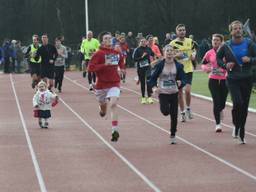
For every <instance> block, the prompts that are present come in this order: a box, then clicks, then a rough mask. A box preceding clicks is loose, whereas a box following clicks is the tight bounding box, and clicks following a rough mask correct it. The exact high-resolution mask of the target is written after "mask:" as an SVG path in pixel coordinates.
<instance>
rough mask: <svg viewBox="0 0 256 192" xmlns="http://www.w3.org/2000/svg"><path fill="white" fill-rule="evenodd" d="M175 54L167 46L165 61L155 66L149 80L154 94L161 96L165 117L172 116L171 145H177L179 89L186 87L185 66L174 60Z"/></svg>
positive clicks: (161, 107)
mask: <svg viewBox="0 0 256 192" xmlns="http://www.w3.org/2000/svg"><path fill="white" fill-rule="evenodd" d="M174 54H175V51H174V49H173V48H172V47H171V46H170V45H166V46H165V48H164V59H163V60H162V61H160V62H158V63H157V64H156V65H155V66H154V68H153V69H152V73H151V78H150V80H149V84H150V85H151V86H152V87H153V91H154V93H157V94H159V96H158V97H159V103H160V111H161V112H162V114H163V115H164V116H167V115H170V118H171V125H170V132H171V135H170V137H171V142H170V143H171V144H176V137H175V135H176V131H177V118H178V89H181V88H182V87H183V86H184V85H185V76H184V71H183V65H182V64H180V63H178V62H177V61H175V60H174V56H175V55H174ZM158 78H159V82H158V83H157V80H158Z"/></svg>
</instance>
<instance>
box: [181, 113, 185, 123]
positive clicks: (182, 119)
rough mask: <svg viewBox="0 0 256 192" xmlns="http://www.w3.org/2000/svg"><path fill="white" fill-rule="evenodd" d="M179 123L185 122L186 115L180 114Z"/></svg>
mask: <svg viewBox="0 0 256 192" xmlns="http://www.w3.org/2000/svg"><path fill="white" fill-rule="evenodd" d="M180 121H181V122H183V123H184V122H186V113H185V112H181V113H180Z"/></svg>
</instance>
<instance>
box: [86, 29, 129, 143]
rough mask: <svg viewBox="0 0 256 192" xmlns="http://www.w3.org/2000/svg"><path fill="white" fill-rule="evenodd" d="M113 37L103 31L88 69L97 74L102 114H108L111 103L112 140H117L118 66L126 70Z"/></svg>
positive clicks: (97, 88)
mask: <svg viewBox="0 0 256 192" xmlns="http://www.w3.org/2000/svg"><path fill="white" fill-rule="evenodd" d="M111 39H112V36H111V33H110V32H102V33H101V34H100V35H99V40H100V42H101V46H100V48H99V50H98V51H97V52H96V53H95V54H94V55H93V56H92V58H91V60H90V61H89V65H88V71H89V72H95V73H96V76H97V79H96V85H95V88H96V90H95V91H96V98H97V100H98V101H99V105H100V116H102V117H104V116H105V115H106V113H107V105H109V108H110V114H111V120H112V138H111V141H112V142H116V141H117V140H118V138H119V132H118V113H117V102H118V98H119V95H120V88H119V86H120V76H119V74H118V66H119V67H120V69H121V72H122V73H124V72H125V71H124V63H123V60H122V59H120V55H119V53H118V52H117V51H115V50H114V49H113V48H112V42H111Z"/></svg>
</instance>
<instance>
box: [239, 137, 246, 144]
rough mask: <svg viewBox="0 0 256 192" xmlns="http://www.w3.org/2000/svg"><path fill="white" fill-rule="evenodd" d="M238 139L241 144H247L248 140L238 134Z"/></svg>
mask: <svg viewBox="0 0 256 192" xmlns="http://www.w3.org/2000/svg"><path fill="white" fill-rule="evenodd" d="M238 140H239V143H240V144H246V141H245V139H244V138H243V139H242V138H241V137H240V136H238Z"/></svg>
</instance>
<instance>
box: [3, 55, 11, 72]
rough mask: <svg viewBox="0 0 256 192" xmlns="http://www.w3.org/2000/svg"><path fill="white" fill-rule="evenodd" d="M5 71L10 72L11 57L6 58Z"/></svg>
mask: <svg viewBox="0 0 256 192" xmlns="http://www.w3.org/2000/svg"><path fill="white" fill-rule="evenodd" d="M4 73H10V58H8V57H5V58H4Z"/></svg>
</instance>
